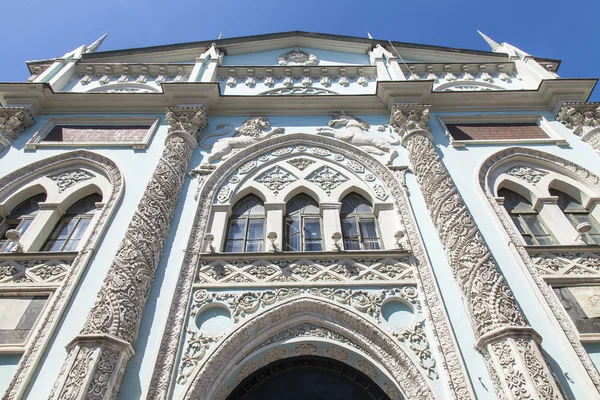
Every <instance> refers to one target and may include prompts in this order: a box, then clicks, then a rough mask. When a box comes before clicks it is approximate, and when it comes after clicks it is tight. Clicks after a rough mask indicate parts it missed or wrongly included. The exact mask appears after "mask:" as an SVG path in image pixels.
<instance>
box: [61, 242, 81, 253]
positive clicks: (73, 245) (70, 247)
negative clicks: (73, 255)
mask: <svg viewBox="0 0 600 400" xmlns="http://www.w3.org/2000/svg"><path fill="white" fill-rule="evenodd" d="M78 245H79V239H71V240H67V241H66V243H65V246H64V247H63V248H62V251H75V250H77V246H78Z"/></svg>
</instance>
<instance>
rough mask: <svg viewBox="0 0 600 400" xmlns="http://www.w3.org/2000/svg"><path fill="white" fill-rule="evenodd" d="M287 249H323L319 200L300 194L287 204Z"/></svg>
mask: <svg viewBox="0 0 600 400" xmlns="http://www.w3.org/2000/svg"><path fill="white" fill-rule="evenodd" d="M286 212H287V215H286V216H285V249H286V250H287V251H322V250H323V238H322V237H321V215H320V213H319V206H318V205H317V202H316V201H314V200H313V199H312V198H311V197H309V196H307V195H305V194H300V195H298V196H296V197H294V198H293V199H292V200H290V202H289V203H288V204H287V207H286Z"/></svg>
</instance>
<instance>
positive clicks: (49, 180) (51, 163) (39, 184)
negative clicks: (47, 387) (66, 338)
mask: <svg viewBox="0 0 600 400" xmlns="http://www.w3.org/2000/svg"><path fill="white" fill-rule="evenodd" d="M38 193H45V194H46V199H45V201H44V203H43V204H45V205H44V207H42V209H41V210H40V211H39V212H38V214H37V215H36V216H35V219H34V221H33V222H32V224H31V226H30V227H29V228H28V230H27V232H25V234H24V235H23V237H22V244H23V247H24V250H25V252H37V253H35V254H36V255H37V257H38V258H39V257H41V258H43V254H44V253H39V252H38V251H39V250H41V249H42V246H43V245H44V243H45V242H46V240H47V239H48V237H49V235H50V233H51V232H52V229H53V228H54V227H55V225H56V223H57V222H58V221H59V220H60V217H61V213H62V211H61V210H67V209H68V208H69V207H71V206H72V205H73V204H75V203H76V202H77V201H78V200H80V199H82V198H85V197H86V196H88V195H92V194H94V193H96V194H98V195H101V196H102V203H98V204H97V206H99V207H97V208H98V209H97V212H96V213H95V215H94V217H93V218H92V220H91V221H90V224H89V226H88V228H87V229H86V230H85V235H84V236H83V237H81V238H80V239H79V240H80V243H78V244H77V246H75V248H76V249H77V250H78V251H79V252H89V251H90V250H92V249H93V248H94V247H95V246H96V245H97V243H98V242H99V239H100V232H102V227H103V225H104V224H105V223H106V221H107V220H108V219H109V217H110V216H111V215H112V213H113V212H114V209H115V206H116V204H117V202H118V200H119V198H120V196H121V195H122V193H123V182H122V178H121V173H120V171H119V169H118V167H117V166H116V164H114V163H113V162H112V161H111V160H110V159H108V158H106V157H103V156H101V155H99V154H95V153H92V152H88V151H84V150H78V151H73V152H68V153H63V154H60V155H57V156H53V157H49V158H46V159H43V160H40V161H37V162H35V163H33V164H30V165H27V166H25V167H23V168H20V169H18V170H16V171H14V172H12V173H10V174H8V175H6V176H4V177H2V178H0V205H1V207H0V209H1V210H2V211H3V212H4V213H5V214H6V213H9V212H10V211H11V210H13V209H14V208H15V207H16V206H17V204H19V203H20V202H22V201H23V200H24V199H27V198H29V197H31V196H32V195H35V194H38ZM23 254H24V255H26V254H27V253H23ZM65 258H66V259H67V260H71V261H69V262H64V261H60V260H48V261H47V262H45V263H44V264H42V265H34V266H30V267H26V268H23V269H20V268H16V271H17V273H18V274H19V276H21V274H22V275H23V276H25V277H26V278H27V277H28V276H29V274H31V277H30V278H29V280H28V279H20V282H19V285H21V290H23V291H26V290H27V287H28V285H29V284H31V283H32V282H33V283H34V285H41V284H44V282H49V283H50V282H51V283H52V285H53V289H52V290H51V293H52V294H51V295H50V296H49V298H48V304H47V306H46V307H45V309H44V315H43V318H40V319H39V321H40V324H39V327H37V328H36V329H35V331H33V332H32V334H31V335H30V337H29V338H28V344H26V346H25V352H24V354H23V356H22V357H21V360H20V362H19V365H18V367H17V370H16V372H15V375H14V376H13V380H12V381H11V383H10V385H9V388H8V390H7V394H8V395H11V396H16V394H17V393H20V392H21V391H22V390H24V383H25V382H28V381H29V377H30V374H31V373H33V369H32V367H33V366H35V365H37V362H38V360H39V358H40V357H41V356H42V352H43V349H44V348H45V343H46V342H47V341H48V340H50V339H51V337H52V333H53V332H54V330H55V328H56V326H57V324H58V323H59V322H60V316H61V314H62V313H63V311H64V309H65V307H66V305H67V302H68V301H69V299H70V297H71V294H72V292H73V289H74V287H75V285H76V284H77V282H78V281H79V279H80V278H81V276H82V274H83V271H84V270H85V267H86V265H87V262H88V258H86V257H65ZM61 260H62V258H61ZM39 268H43V269H44V271H42V270H39V271H37V273H36V272H34V271H36V269H39ZM52 270H54V273H52ZM43 277H46V278H43ZM9 279H10V278H9ZM5 281H6V279H3V282H5ZM3 282H2V283H3ZM9 283H11V284H14V282H9ZM0 284H1V283H0Z"/></svg>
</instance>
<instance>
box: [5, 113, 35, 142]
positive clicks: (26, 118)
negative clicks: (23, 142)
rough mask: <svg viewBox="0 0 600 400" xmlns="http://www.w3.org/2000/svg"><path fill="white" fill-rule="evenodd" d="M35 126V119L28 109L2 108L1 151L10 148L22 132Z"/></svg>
mask: <svg viewBox="0 0 600 400" xmlns="http://www.w3.org/2000/svg"><path fill="white" fill-rule="evenodd" d="M33 124H34V120H33V117H32V116H31V113H30V112H29V109H27V108H21V107H2V108H0V151H2V150H3V149H4V148H6V147H8V146H10V144H11V143H12V141H13V140H15V139H16V138H17V137H18V136H19V134H20V133H21V132H23V131H24V130H25V129H27V128H29V127H30V126H32V125H33Z"/></svg>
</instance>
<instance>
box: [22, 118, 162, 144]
mask: <svg viewBox="0 0 600 400" xmlns="http://www.w3.org/2000/svg"><path fill="white" fill-rule="evenodd" d="M145 124H149V125H150V128H149V129H148V132H147V133H146V136H145V137H144V139H143V140H142V141H141V142H72V143H66V142H42V141H43V140H44V138H45V137H46V135H48V133H50V131H51V130H52V128H54V127H55V126H56V125H90V126H93V125H115V126H127V125H145ZM159 125H160V118H158V117H134V118H129V117H58V118H51V119H49V120H48V122H46V123H45V124H44V125H43V126H42V127H41V128H40V129H39V130H38V131H37V132H36V133H35V134H34V135H33V137H32V138H31V139H30V140H29V141H28V142H27V143H26V144H25V150H29V151H36V150H37V149H38V148H39V147H42V148H43V147H61V148H64V147H77V148H79V147H131V148H133V149H134V150H145V149H146V148H148V145H149V144H150V142H151V141H152V138H153V137H154V135H155V133H156V131H157V130H158V127H159Z"/></svg>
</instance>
